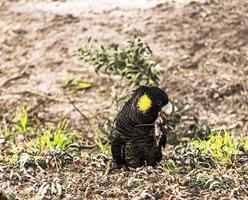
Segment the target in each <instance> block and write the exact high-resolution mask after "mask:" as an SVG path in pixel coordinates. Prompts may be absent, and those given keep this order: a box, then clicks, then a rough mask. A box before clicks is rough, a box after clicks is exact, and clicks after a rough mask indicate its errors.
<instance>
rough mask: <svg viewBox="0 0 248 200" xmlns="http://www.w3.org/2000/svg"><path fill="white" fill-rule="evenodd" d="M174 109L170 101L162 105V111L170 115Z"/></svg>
mask: <svg viewBox="0 0 248 200" xmlns="http://www.w3.org/2000/svg"><path fill="white" fill-rule="evenodd" d="M172 111H173V105H172V103H171V102H170V101H169V102H168V103H167V104H166V105H165V106H163V107H162V112H163V113H165V114H166V115H170V114H171V113H172Z"/></svg>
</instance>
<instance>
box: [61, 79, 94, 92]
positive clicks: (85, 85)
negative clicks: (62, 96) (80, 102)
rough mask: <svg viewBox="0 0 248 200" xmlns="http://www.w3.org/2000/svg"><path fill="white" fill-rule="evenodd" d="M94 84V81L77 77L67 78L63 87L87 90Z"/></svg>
mask: <svg viewBox="0 0 248 200" xmlns="http://www.w3.org/2000/svg"><path fill="white" fill-rule="evenodd" d="M92 86H93V83H92V82H88V81H83V80H77V79H69V80H66V81H65V82H64V84H63V88H68V89H70V90H76V91H77V90H86V89H89V88H91V87H92Z"/></svg>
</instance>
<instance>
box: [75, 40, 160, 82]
mask: <svg viewBox="0 0 248 200" xmlns="http://www.w3.org/2000/svg"><path fill="white" fill-rule="evenodd" d="M78 52H79V56H80V59H82V60H84V61H85V62H88V63H90V64H91V65H93V66H94V67H95V71H96V72H97V73H98V72H102V73H105V74H118V75H121V76H122V77H125V78H126V79H128V80H129V84H130V85H135V86H137V85H140V84H145V85H158V82H159V75H160V74H161V71H160V70H159V63H160V62H161V61H160V60H159V61H153V60H152V59H151V57H152V50H151V48H150V47H149V46H148V44H147V43H145V42H143V41H142V40H141V39H139V38H135V39H134V40H130V41H127V42H126V43H125V44H124V45H123V46H121V47H119V46H116V47H112V48H111V47H110V48H106V47H104V46H103V45H97V44H95V43H94V44H91V45H89V46H85V47H82V48H80V49H79V50H78Z"/></svg>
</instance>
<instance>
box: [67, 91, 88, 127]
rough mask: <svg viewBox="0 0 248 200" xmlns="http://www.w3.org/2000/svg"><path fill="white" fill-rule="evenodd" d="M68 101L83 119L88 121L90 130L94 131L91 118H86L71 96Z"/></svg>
mask: <svg viewBox="0 0 248 200" xmlns="http://www.w3.org/2000/svg"><path fill="white" fill-rule="evenodd" d="M67 99H68V100H69V102H70V104H71V105H72V106H73V107H74V109H75V110H76V111H77V112H78V113H79V114H80V115H81V116H82V117H83V119H84V120H86V121H87V123H88V124H89V126H90V128H91V129H92V127H91V123H90V120H89V118H88V117H86V115H85V114H83V113H82V111H81V110H80V109H79V108H78V107H77V106H76V104H75V103H74V101H73V100H72V99H71V98H70V97H69V96H67Z"/></svg>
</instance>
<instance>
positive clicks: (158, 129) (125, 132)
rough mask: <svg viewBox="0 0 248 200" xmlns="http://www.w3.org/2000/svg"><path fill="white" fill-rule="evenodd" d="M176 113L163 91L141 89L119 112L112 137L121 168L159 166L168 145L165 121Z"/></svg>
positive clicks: (116, 160)
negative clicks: (163, 150)
mask: <svg viewBox="0 0 248 200" xmlns="http://www.w3.org/2000/svg"><path fill="white" fill-rule="evenodd" d="M172 110H173V106H172V104H171V102H170V101H169V99H168V96H167V94H166V93H165V92H164V91H163V90H162V89H160V88H157V87H148V86H140V87H139V88H138V89H137V90H135V91H134V94H133V95H132V97H131V98H130V99H129V100H128V101H127V102H126V103H125V104H124V106H123V107H122V109H121V110H120V112H119V113H118V115H117V117H116V119H115V123H114V127H113V130H112V131H111V133H110V135H109V139H110V140H111V151H112V156H113V160H114V161H115V162H116V163H117V164H118V165H119V166H121V165H126V166H130V167H140V166H143V165H151V166H155V165H156V164H157V163H158V162H159V161H160V160H161V159H162V148H163V147H164V146H165V143H166V135H165V134H166V133H165V129H164V126H163V123H164V119H166V116H167V115H169V114H170V113H171V112H172Z"/></svg>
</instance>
